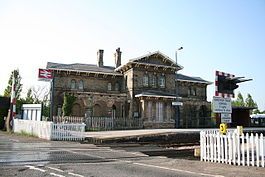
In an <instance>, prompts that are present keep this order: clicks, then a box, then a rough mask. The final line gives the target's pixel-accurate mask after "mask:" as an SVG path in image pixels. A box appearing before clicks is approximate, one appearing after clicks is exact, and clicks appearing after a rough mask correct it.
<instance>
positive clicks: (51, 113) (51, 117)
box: [50, 76, 54, 121]
mask: <svg viewBox="0 0 265 177" xmlns="http://www.w3.org/2000/svg"><path fill="white" fill-rule="evenodd" d="M53 92H54V76H53V78H52V80H51V99H50V121H53V94H54V93H53Z"/></svg>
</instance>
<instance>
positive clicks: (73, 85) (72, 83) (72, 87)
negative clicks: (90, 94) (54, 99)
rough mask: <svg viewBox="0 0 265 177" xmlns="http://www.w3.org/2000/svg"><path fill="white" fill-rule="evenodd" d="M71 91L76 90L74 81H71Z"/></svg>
mask: <svg viewBox="0 0 265 177" xmlns="http://www.w3.org/2000/svg"><path fill="white" fill-rule="evenodd" d="M71 89H76V80H74V79H72V80H71Z"/></svg>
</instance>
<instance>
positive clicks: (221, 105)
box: [212, 96, 232, 113]
mask: <svg viewBox="0 0 265 177" xmlns="http://www.w3.org/2000/svg"><path fill="white" fill-rule="evenodd" d="M212 104H213V112H214V113H232V106H231V98H222V97H216V96H214V97H213V102H212Z"/></svg>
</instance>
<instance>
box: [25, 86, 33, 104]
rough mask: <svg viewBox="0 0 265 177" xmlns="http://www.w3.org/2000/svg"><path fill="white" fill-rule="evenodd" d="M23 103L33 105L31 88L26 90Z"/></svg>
mask: <svg viewBox="0 0 265 177" xmlns="http://www.w3.org/2000/svg"><path fill="white" fill-rule="evenodd" d="M25 103H26V104H33V103H34V98H33V95H32V88H30V89H28V92H27V96H26V98H25Z"/></svg>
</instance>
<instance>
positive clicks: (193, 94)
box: [188, 87, 197, 96]
mask: <svg viewBox="0 0 265 177" xmlns="http://www.w3.org/2000/svg"><path fill="white" fill-rule="evenodd" d="M188 94H189V95H190V96H196V95H197V90H196V87H189V90H188Z"/></svg>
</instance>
